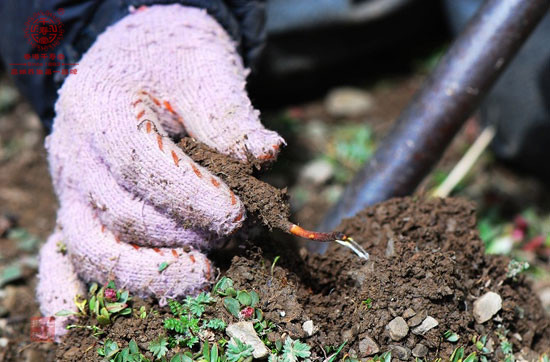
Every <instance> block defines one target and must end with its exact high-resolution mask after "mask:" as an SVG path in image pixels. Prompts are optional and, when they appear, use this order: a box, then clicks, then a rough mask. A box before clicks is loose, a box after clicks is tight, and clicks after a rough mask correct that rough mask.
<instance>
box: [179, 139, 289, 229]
mask: <svg viewBox="0 0 550 362" xmlns="http://www.w3.org/2000/svg"><path fill="white" fill-rule="evenodd" d="M179 146H180V147H181V148H182V149H183V151H184V152H185V153H186V154H187V155H188V156H189V157H191V159H193V161H195V162H197V163H198V164H200V165H201V166H203V167H205V168H207V169H208V170H209V171H210V172H212V173H213V174H214V175H216V176H218V177H220V178H221V179H222V180H223V181H224V182H225V183H226V184H227V186H229V188H230V189H231V190H233V192H235V194H237V196H239V198H240V199H241V201H242V202H243V204H244V205H245V208H246V210H247V211H248V212H250V213H252V214H253V215H254V216H256V217H258V218H259V219H260V220H261V221H262V222H263V223H264V224H265V225H266V226H267V227H268V228H269V229H270V230H271V229H281V230H286V229H289V221H288V218H289V217H290V205H289V203H288V195H287V193H286V189H283V190H281V189H278V188H276V187H274V186H271V185H269V184H267V183H265V182H262V181H260V180H258V179H257V178H255V177H254V176H253V173H254V169H260V167H261V164H260V163H259V161H258V160H255V159H252V158H251V159H250V160H249V161H250V162H241V161H239V160H237V159H234V158H232V157H230V156H226V155H223V154H220V153H218V152H216V151H215V150H214V149H212V148H210V147H208V146H207V145H205V144H203V143H199V142H197V141H195V140H193V139H191V138H187V137H186V138H183V139H182V140H181V142H180V143H179Z"/></svg>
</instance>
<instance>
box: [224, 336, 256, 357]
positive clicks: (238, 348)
mask: <svg viewBox="0 0 550 362" xmlns="http://www.w3.org/2000/svg"><path fill="white" fill-rule="evenodd" d="M252 351H253V348H252V346H250V345H248V344H244V343H242V342H241V341H240V340H239V339H238V338H234V340H232V341H231V342H229V344H228V345H227V351H226V353H225V354H226V356H227V360H228V361H229V362H242V361H247V360H250V361H251V360H252Z"/></svg>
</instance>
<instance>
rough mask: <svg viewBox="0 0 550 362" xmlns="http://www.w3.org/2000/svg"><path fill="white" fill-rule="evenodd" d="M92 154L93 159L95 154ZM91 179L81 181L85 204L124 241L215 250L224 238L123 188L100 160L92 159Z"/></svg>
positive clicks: (156, 245)
mask: <svg viewBox="0 0 550 362" xmlns="http://www.w3.org/2000/svg"><path fill="white" fill-rule="evenodd" d="M88 154H90V155H92V154H93V152H89V153H88ZM87 164H88V165H89V166H88V167H89V168H88V169H89V171H90V172H89V176H87V177H85V178H83V179H82V180H81V185H80V186H81V191H80V194H81V195H85V196H84V199H83V200H82V201H83V202H85V203H88V205H89V206H90V207H91V208H92V209H93V211H94V213H95V215H97V216H98V217H99V220H100V222H101V224H102V225H103V226H105V227H106V228H107V229H108V230H110V231H111V232H113V234H114V235H115V237H116V238H117V239H119V240H120V241H123V242H127V243H132V244H136V245H139V246H147V247H157V248H158V247H183V246H185V245H189V246H193V247H195V248H198V249H204V248H207V247H213V246H215V244H218V243H219V242H220V237H218V236H216V235H214V234H212V233H209V232H207V231H205V230H200V229H193V228H190V227H189V225H188V222H187V221H186V220H185V219H183V218H182V215H172V216H170V215H168V214H165V213H163V210H158V209H156V208H155V207H154V206H152V205H151V204H150V203H149V202H148V200H146V199H139V198H136V197H135V196H134V195H132V194H131V193H129V192H128V191H127V190H125V189H124V188H122V187H121V186H120V185H119V184H118V183H117V182H116V181H115V179H114V178H113V177H112V175H111V174H110V173H109V171H108V170H107V168H106V167H105V165H104V164H102V163H101V162H100V160H98V159H97V157H90V159H89V160H88V162H87Z"/></svg>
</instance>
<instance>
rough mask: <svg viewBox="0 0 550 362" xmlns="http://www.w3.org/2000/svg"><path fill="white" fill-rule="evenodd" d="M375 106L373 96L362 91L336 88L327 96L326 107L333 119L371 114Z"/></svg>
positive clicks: (350, 88)
mask: <svg viewBox="0 0 550 362" xmlns="http://www.w3.org/2000/svg"><path fill="white" fill-rule="evenodd" d="M373 106H374V100H373V98H372V96H371V95H370V94H369V93H368V92H365V91H364V90H362V89H357V88H352V87H342V88H336V89H334V90H332V91H330V93H329V94H328V95H327V97H326V99H325V107H326V109H327V112H328V113H329V114H330V115H331V116H333V117H353V116H360V115H362V114H365V113H367V112H369V111H370V110H371V109H372V108H373Z"/></svg>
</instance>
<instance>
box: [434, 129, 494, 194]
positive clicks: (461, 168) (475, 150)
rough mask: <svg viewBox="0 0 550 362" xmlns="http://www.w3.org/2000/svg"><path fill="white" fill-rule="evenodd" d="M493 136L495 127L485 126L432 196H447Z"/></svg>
mask: <svg viewBox="0 0 550 362" xmlns="http://www.w3.org/2000/svg"><path fill="white" fill-rule="evenodd" d="M494 137H495V128H494V127H493V126H487V127H486V128H485V129H484V130H483V132H481V134H480V135H479V136H478V137H477V139H476V141H475V142H474V144H473V145H472V146H471V147H470V148H469V149H468V151H467V152H466V154H464V156H462V158H461V159H460V161H458V163H457V164H456V166H455V167H454V168H453V170H452V171H451V173H450V174H449V176H447V178H446V179H445V181H443V183H442V184H441V185H439V187H438V188H437V189H435V191H434V192H433V193H432V196H434V197H447V196H449V194H450V193H451V191H453V189H454V188H455V187H456V185H458V183H459V182H460V181H461V180H462V179H463V178H464V176H466V174H467V173H468V172H469V171H470V170H471V169H472V167H473V166H474V164H475V163H476V161H477V160H478V159H479V156H481V154H482V153H483V151H485V149H486V148H487V146H489V144H490V143H491V141H492V140H493V138H494Z"/></svg>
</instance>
